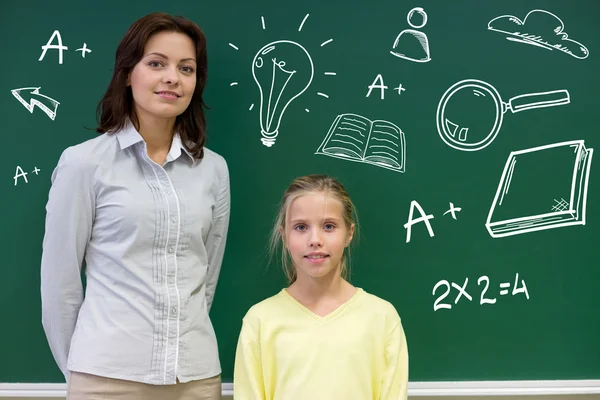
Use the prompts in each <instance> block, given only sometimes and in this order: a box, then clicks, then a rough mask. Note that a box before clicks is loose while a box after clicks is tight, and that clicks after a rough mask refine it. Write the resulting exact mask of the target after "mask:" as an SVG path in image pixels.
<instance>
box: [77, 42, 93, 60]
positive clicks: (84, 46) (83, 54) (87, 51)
mask: <svg viewBox="0 0 600 400" xmlns="http://www.w3.org/2000/svg"><path fill="white" fill-rule="evenodd" d="M75 51H80V52H81V57H83V58H85V53H91V52H92V50H91V49H88V47H87V43H85V42H84V43H83V47H80V48H79V49H77V50H75Z"/></svg>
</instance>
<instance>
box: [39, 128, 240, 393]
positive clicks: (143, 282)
mask: <svg viewBox="0 0 600 400" xmlns="http://www.w3.org/2000/svg"><path fill="white" fill-rule="evenodd" d="M46 211H47V215H46V231H45V235H44V241H43V255H42V263H41V296H42V322H43V327H44V330H45V332H46V336H47V338H48V343H49V345H50V349H51V350H52V354H53V356H54V358H55V360H56V363H57V364H58V367H59V368H60V369H61V371H62V372H63V374H64V375H65V378H66V379H67V381H68V380H69V377H70V373H69V371H78V372H84V373H88V374H94V375H100V376H105V377H109V378H117V379H126V380H132V381H138V382H145V383H151V384H173V383H175V382H176V379H177V378H178V379H179V380H180V381H181V382H187V381H190V380H195V379H203V378H208V377H212V376H215V375H218V374H219V373H220V372H221V366H220V362H219V354H218V348H217V339H216V337H215V332H214V330H213V326H212V324H211V321H210V319H209V316H208V312H209V310H210V308H211V304H212V301H213V296H214V293H215V288H216V285H217V279H218V277H219V272H220V269H221V262H222V259H223V253H224V250H225V241H226V236H227V230H228V225H229V214H230V192H229V171H228V167H227V164H226V162H225V160H224V159H223V157H221V156H220V155H218V154H216V153H215V152H213V151H211V150H209V149H207V148H205V149H204V158H203V159H202V160H194V158H193V157H192V156H191V154H190V153H189V152H188V151H187V150H186V149H185V147H184V146H183V144H182V142H181V139H180V137H179V135H175V136H174V137H173V142H172V145H171V149H170V151H169V154H168V156H167V160H166V162H165V164H164V165H162V166H161V165H158V164H157V163H155V162H154V161H152V160H151V159H150V158H149V157H148V155H147V152H146V143H145V142H144V140H143V138H142V137H141V136H140V134H139V133H138V132H137V131H136V130H135V128H134V127H133V126H132V125H131V123H129V124H128V126H127V127H126V128H125V129H123V130H122V131H120V132H117V133H113V134H103V135H101V136H99V137H97V138H94V139H90V140H88V141H86V142H83V143H81V144H78V145H75V146H72V147H69V148H67V149H66V150H65V151H64V152H63V153H62V155H61V157H60V160H59V162H58V165H57V166H56V168H55V170H54V172H53V174H52V186H51V189H50V194H49V198H48V203H47V206H46ZM83 262H85V273H86V274H85V276H86V290H85V296H84V291H83V284H82V279H81V268H82V264H83Z"/></svg>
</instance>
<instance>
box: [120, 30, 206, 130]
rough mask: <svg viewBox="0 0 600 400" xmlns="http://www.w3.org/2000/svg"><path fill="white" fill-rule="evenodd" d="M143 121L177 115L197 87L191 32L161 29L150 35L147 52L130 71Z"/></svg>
mask: <svg viewBox="0 0 600 400" xmlns="http://www.w3.org/2000/svg"><path fill="white" fill-rule="evenodd" d="M128 84H129V85H131V91H132V93H133V100H134V107H135V111H136V113H137V116H138V118H139V119H140V122H142V121H147V123H152V122H153V121H158V120H161V119H175V117H177V116H178V115H180V114H181V113H183V112H184V111H185V109H186V108H187V107H188V105H189V104H190V101H191V100H192V95H193V94H194V90H195V88H196V48H195V46H194V42H193V41H192V39H190V37H189V36H187V35H185V34H183V33H178V32H159V33H156V34H154V35H152V36H151V37H150V39H148V42H146V46H145V48H144V56H143V57H142V59H141V60H140V61H139V62H138V63H137V64H136V65H135V67H134V68H133V70H132V71H131V73H130V74H129V82H128Z"/></svg>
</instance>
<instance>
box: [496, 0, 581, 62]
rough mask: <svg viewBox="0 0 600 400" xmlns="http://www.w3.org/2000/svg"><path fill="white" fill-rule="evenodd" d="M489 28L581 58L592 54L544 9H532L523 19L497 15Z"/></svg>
mask: <svg viewBox="0 0 600 400" xmlns="http://www.w3.org/2000/svg"><path fill="white" fill-rule="evenodd" d="M488 29H489V30H491V31H496V32H501V33H505V34H507V35H509V36H507V37H506V39H508V40H510V41H513V42H518V43H525V44H530V45H533V46H538V47H542V48H544V49H548V50H558V51H561V52H563V53H566V54H569V55H571V56H573V57H575V58H578V59H581V60H582V59H585V58H587V56H588V55H589V54H590V53H589V51H588V49H587V48H586V47H585V46H584V45H583V44H581V43H579V42H576V41H575V40H573V39H569V36H568V35H567V33H566V32H565V24H563V22H562V21H561V19H560V18H558V17H557V16H556V15H554V14H552V13H551V12H548V11H544V10H532V11H530V12H529V13H527V15H526V16H525V18H524V19H523V21H521V20H520V19H519V18H517V17H515V16H513V15H502V16H500V17H496V18H494V19H492V20H491V21H490V22H489V23H488Z"/></svg>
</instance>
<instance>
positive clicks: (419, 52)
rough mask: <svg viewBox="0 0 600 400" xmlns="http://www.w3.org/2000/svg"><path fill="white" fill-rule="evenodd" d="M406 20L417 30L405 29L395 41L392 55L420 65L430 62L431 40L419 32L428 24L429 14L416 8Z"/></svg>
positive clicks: (409, 13)
mask: <svg viewBox="0 0 600 400" xmlns="http://www.w3.org/2000/svg"><path fill="white" fill-rule="evenodd" d="M419 18H420V19H421V20H419ZM406 20H407V21H408V24H409V25H410V26H411V27H412V28H415V29H404V30H403V31H402V32H400V34H399V35H398V37H397V38H396V40H395V41H394V45H393V46H392V50H391V51H390V53H392V54H393V55H394V56H396V57H400V58H404V59H406V60H409V61H414V62H420V63H424V62H428V61H430V60H431V56H430V54H429V40H428V39H427V35H426V34H425V33H423V32H421V31H419V30H417V29H421V28H422V27H424V26H425V24H426V23H427V13H425V11H424V10H423V8H421V7H415V8H413V9H412V10H410V11H409V12H408V15H407V17H406Z"/></svg>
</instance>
